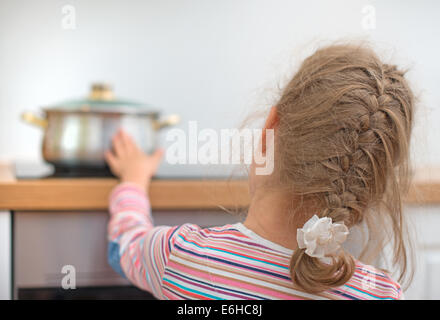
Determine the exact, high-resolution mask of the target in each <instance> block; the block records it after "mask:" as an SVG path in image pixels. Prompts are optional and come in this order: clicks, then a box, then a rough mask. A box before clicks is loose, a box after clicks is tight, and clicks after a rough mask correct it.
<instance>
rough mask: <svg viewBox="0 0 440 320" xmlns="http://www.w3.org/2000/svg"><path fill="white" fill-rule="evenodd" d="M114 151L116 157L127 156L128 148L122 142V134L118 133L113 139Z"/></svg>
mask: <svg viewBox="0 0 440 320" xmlns="http://www.w3.org/2000/svg"><path fill="white" fill-rule="evenodd" d="M112 143H113V149H114V150H115V154H116V156H118V157H120V156H122V155H124V154H125V152H126V148H125V145H124V142H123V140H122V132H121V131H118V132H117V133H116V134H115V135H114V136H113V139H112Z"/></svg>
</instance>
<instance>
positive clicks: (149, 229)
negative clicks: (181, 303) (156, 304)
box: [108, 182, 177, 298]
mask: <svg viewBox="0 0 440 320" xmlns="http://www.w3.org/2000/svg"><path fill="white" fill-rule="evenodd" d="M176 229H177V227H165V226H161V227H154V226H153V221H152V219H151V211H150V204H149V201H148V198H147V197H146V195H145V192H144V190H142V189H141V188H139V187H138V186H137V185H136V184H133V183H128V182H125V183H121V184H119V185H118V186H117V187H115V189H114V190H113V192H112V194H111V196H110V221H109V224H108V240H109V247H108V249H109V250H108V260H109V263H110V265H111V266H112V267H113V269H115V270H116V271H117V272H119V273H120V274H121V275H122V276H125V277H127V278H128V279H129V280H130V281H131V282H132V283H133V284H135V285H136V286H137V287H139V288H141V289H144V290H147V291H150V292H151V293H153V294H154V295H155V296H156V297H159V298H160V297H161V292H162V291H161V283H162V277H163V273H164V269H165V266H166V264H167V262H168V261H167V260H168V256H169V254H170V250H171V247H172V242H173V234H174V232H175V230H176Z"/></svg>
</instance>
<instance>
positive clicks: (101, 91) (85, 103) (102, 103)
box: [45, 83, 156, 113]
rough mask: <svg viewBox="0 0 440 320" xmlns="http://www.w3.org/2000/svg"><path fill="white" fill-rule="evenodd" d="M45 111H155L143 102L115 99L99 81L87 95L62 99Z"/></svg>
mask: <svg viewBox="0 0 440 320" xmlns="http://www.w3.org/2000/svg"><path fill="white" fill-rule="evenodd" d="M45 111H67V112H68V111H79V112H134V113H139V112H141V113H145V112H148V113H156V112H155V111H153V110H151V109H150V108H148V106H147V105H145V104H143V103H139V102H134V101H129V100H121V99H116V98H115V95H114V93H113V90H112V88H111V87H110V86H109V85H107V84H101V83H95V84H93V85H92V86H91V90H90V94H89V96H88V97H86V98H84V99H76V100H67V101H63V102H61V103H57V104H55V105H53V106H50V107H48V108H45Z"/></svg>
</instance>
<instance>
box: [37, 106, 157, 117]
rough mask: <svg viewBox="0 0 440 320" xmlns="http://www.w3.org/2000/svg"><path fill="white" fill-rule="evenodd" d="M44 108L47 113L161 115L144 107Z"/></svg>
mask: <svg viewBox="0 0 440 320" xmlns="http://www.w3.org/2000/svg"><path fill="white" fill-rule="evenodd" d="M42 110H43V112H44V113H46V114H50V113H58V114H60V113H61V114H102V115H111V114H114V115H142V116H150V117H153V118H157V117H159V115H160V112H159V111H154V110H142V109H133V108H118V109H114V108H112V109H105V108H102V109H96V108H91V107H89V106H84V107H82V108H79V109H71V110H66V109H64V108H62V107H59V108H57V107H55V108H43V109H42Z"/></svg>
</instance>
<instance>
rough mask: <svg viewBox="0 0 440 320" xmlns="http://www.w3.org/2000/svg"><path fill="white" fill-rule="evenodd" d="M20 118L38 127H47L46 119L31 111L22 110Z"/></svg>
mask: <svg viewBox="0 0 440 320" xmlns="http://www.w3.org/2000/svg"><path fill="white" fill-rule="evenodd" d="M21 119H22V120H23V121H25V122H27V123H29V124H33V125H34V126H37V127H40V128H43V129H44V128H46V127H47V120H46V119H43V118H40V117H37V116H36V115H35V114H33V113H32V112H23V113H22V114H21Z"/></svg>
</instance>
